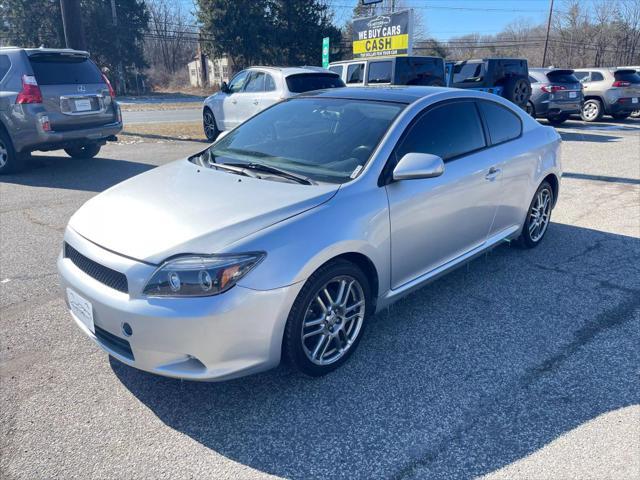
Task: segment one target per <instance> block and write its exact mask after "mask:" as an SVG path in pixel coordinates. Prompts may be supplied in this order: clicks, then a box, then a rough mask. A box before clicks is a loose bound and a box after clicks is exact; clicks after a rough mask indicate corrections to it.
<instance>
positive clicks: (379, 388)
mask: <svg viewBox="0 0 640 480" xmlns="http://www.w3.org/2000/svg"><path fill="white" fill-rule="evenodd" d="M130 113H131V114H133V113H136V114H137V113H140V114H142V113H146V112H130ZM166 114H167V113H166V112H162V115H166ZM592 127H593V126H591V125H590V126H584V125H583V124H582V123H581V122H568V124H567V126H565V127H562V128H560V129H559V131H560V132H561V133H562V136H563V138H564V140H565V142H564V145H563V151H562V159H563V167H564V170H565V172H566V174H565V178H564V179H563V181H562V186H561V192H560V200H559V203H558V205H557V207H556V208H555V210H554V211H553V216H552V224H551V225H550V227H549V230H548V233H547V236H546V238H545V240H544V242H543V244H542V245H540V246H539V247H538V248H536V249H534V250H520V249H518V248H516V247H514V246H509V245H506V244H505V245H503V246H501V247H499V248H497V249H495V250H494V251H492V252H491V253H489V254H487V255H485V256H483V257H481V258H479V259H477V260H475V261H474V262H472V263H471V264H469V265H468V267H464V268H461V269H459V270H457V271H455V272H453V273H452V274H450V275H448V276H446V277H444V278H442V279H440V280H438V281H437V282H435V283H433V284H431V285H429V286H427V287H425V288H423V289H421V290H419V291H417V292H415V293H414V294H412V295H411V296H409V297H407V298H406V299H404V300H402V301H400V302H399V303H397V304H395V305H394V306H393V307H391V308H390V309H389V310H387V311H384V312H382V313H380V314H379V315H377V316H376V317H374V318H373V319H372V320H371V322H370V324H369V325H368V329H367V331H366V332H365V336H364V338H363V340H362V342H361V343H360V346H359V348H358V350H357V352H355V354H354V355H353V356H352V358H351V359H350V361H349V362H348V363H347V364H345V365H344V367H342V368H341V369H339V370H338V371H336V372H334V373H332V374H331V375H328V376H326V377H323V378H318V379H310V378H305V377H302V376H300V375H298V374H297V373H295V372H294V371H292V370H291V369H290V368H289V367H287V366H282V367H280V368H278V369H275V370H272V371H270V372H265V373H263V374H259V375H254V376H251V377H247V378H243V379H238V380H234V381H230V382H224V383H193V382H183V381H178V380H171V379H166V378H161V377H157V376H154V375H151V374H147V373H143V372H140V371H137V370H135V369H133V368H130V367H128V366H125V365H123V364H121V363H119V362H118V361H116V360H113V359H111V358H109V357H108V356H107V355H106V354H105V353H103V352H102V351H101V350H99V349H98V348H97V347H96V346H95V345H93V344H92V343H91V342H90V341H89V340H88V339H87V338H85V337H84V336H83V334H82V333H81V332H80V331H79V330H78V329H77V328H76V327H75V325H73V323H72V321H71V319H70V316H69V314H68V312H67V310H66V307H65V305H64V301H63V299H62V296H61V295H60V293H59V292H58V286H57V277H56V269H55V259H56V256H57V254H58V252H59V250H60V246H61V241H62V235H63V230H64V227H65V225H66V223H67V221H68V219H69V217H70V216H71V214H72V213H73V212H74V211H75V210H76V209H77V208H79V207H80V206H81V205H82V204H83V203H84V202H85V201H86V200H88V199H89V198H91V197H92V196H93V195H95V194H97V193H98V192H100V191H102V190H104V189H106V188H108V187H109V186H111V185H113V184H115V183H117V182H120V181H122V180H125V179H126V178H129V177H131V176H133V175H137V174H139V173H142V172H144V171H147V170H149V169H151V168H154V167H155V166H157V165H161V164H164V163H166V162H168V161H171V160H173V159H176V158H180V157H183V156H185V155H187V154H189V153H192V152H196V151H198V150H200V149H201V148H202V144H201V143H195V142H193V143H191V142H164V143H151V142H144V143H137V144H131V145H123V144H114V145H108V146H107V147H105V148H104V149H103V150H102V152H101V154H100V158H96V159H93V160H73V159H70V158H67V157H65V156H64V154H59V153H57V152H56V153H55V154H48V155H44V154H42V155H40V154H38V155H34V157H33V160H32V167H33V168H32V169H31V170H28V171H26V172H24V173H21V174H18V175H12V176H5V177H0V245H1V246H2V249H1V250H0V329H1V332H2V336H1V337H0V338H1V345H0V477H1V478H3V479H4V478H7V479H50V478H60V479H76V478H77V479H89V478H97V479H112V478H113V479H115V478H127V479H129V478H145V479H147V478H148V479H154V480H155V479H183V478H184V479H187V478H194V479H196V478H197V479H205V478H206V479H227V478H229V479H231V478H233V479H235V478H242V479H245V478H247V479H249V478H250V479H254V478H256V479H257V478H260V479H262V478H293V479H313V478H331V479H341V478H349V479H377V478H390V479H397V480H400V479H426V478H435V479H457V478H474V477H482V476H487V478H490V479H498V478H500V479H507V478H508V479H527V480H531V479H553V480H555V479H568V478H574V479H581V480H582V479H587V478H594V479H596V478H597V479H605V478H610V479H615V480H625V479H634V478H638V477H639V476H640V381H639V380H640V379H639V374H640V349H639V348H638V345H640V122H634V121H628V122H625V123H624V124H623V125H618V124H614V123H610V122H607V123H603V124H601V125H600V128H592ZM596 127H597V126H596Z"/></svg>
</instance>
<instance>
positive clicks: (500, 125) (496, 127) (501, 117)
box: [479, 101, 522, 145]
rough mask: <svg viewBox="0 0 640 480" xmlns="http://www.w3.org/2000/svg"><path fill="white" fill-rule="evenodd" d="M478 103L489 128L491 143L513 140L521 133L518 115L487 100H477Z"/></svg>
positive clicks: (520, 122)
mask: <svg viewBox="0 0 640 480" xmlns="http://www.w3.org/2000/svg"><path fill="white" fill-rule="evenodd" d="M479 105H480V111H481V112H482V115H483V116H484V119H485V121H486V123H487V128H488V129H489V136H490V137H491V144H492V145H497V144H500V143H504V142H508V141H509V140H514V139H516V138H518V137H519V136H520V135H521V134H522V121H521V120H520V117H518V115H516V114H515V113H513V112H512V111H510V110H509V109H508V108H506V107H503V106H502V105H498V104H497V103H494V102H489V101H485V102H479Z"/></svg>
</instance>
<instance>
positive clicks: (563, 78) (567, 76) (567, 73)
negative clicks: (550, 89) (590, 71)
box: [547, 70, 579, 83]
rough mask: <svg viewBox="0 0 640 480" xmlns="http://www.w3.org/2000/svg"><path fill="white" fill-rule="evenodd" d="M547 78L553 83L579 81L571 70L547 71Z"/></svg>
mask: <svg viewBox="0 0 640 480" xmlns="http://www.w3.org/2000/svg"><path fill="white" fill-rule="evenodd" d="M547 78H548V79H549V81H550V82H552V83H578V82H579V80H578V78H577V77H576V76H575V75H574V74H573V72H571V70H555V71H552V72H548V73H547Z"/></svg>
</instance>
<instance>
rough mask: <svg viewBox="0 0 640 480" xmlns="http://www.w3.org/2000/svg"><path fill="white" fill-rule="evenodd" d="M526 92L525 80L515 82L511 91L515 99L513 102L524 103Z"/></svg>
mask: <svg viewBox="0 0 640 480" xmlns="http://www.w3.org/2000/svg"><path fill="white" fill-rule="evenodd" d="M527 92H528V88H527V82H526V81H525V80H520V81H519V82H517V83H516V85H515V88H514V92H513V99H514V100H515V102H514V103H516V104H517V105H524V104H525V102H526V101H527Z"/></svg>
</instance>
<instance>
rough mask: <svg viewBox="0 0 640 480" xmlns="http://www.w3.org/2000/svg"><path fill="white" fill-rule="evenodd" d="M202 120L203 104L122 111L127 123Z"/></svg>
mask: <svg viewBox="0 0 640 480" xmlns="http://www.w3.org/2000/svg"><path fill="white" fill-rule="evenodd" d="M201 120H202V106H199V107H197V108H183V109H175V110H140V111H126V110H124V111H123V112H122V121H123V122H124V125H125V128H126V126H127V125H135V124H141V123H172V122H199V121H201Z"/></svg>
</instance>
